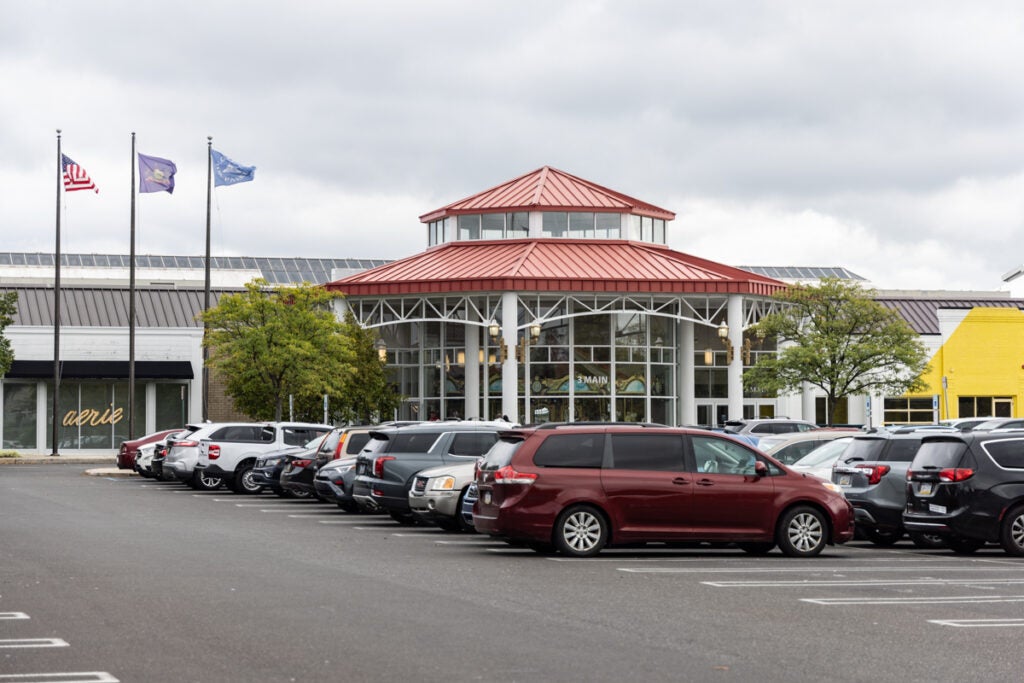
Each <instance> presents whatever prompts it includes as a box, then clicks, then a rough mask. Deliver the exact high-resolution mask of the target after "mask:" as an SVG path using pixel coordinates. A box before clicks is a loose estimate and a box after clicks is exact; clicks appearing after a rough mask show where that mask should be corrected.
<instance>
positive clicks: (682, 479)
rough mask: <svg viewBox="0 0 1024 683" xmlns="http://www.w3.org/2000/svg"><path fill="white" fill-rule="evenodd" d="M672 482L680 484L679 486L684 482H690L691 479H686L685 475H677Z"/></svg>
mask: <svg viewBox="0 0 1024 683" xmlns="http://www.w3.org/2000/svg"><path fill="white" fill-rule="evenodd" d="M672 483H673V484H678V485H679V486H682V485H683V484H689V483H690V480H689V479H684V478H683V477H676V478H675V479H673V480H672Z"/></svg>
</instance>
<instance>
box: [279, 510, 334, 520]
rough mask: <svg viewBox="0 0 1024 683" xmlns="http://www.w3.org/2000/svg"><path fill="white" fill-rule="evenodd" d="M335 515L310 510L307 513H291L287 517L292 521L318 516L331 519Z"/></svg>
mask: <svg viewBox="0 0 1024 683" xmlns="http://www.w3.org/2000/svg"><path fill="white" fill-rule="evenodd" d="M336 514H338V513H336V512H320V511H319V510H310V511H309V512H299V513H292V514H290V515H288V516H289V517H291V518H293V519H302V518H305V519H309V518H310V517H318V516H322V517H333V516H334V515H336Z"/></svg>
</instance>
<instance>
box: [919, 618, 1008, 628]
mask: <svg viewBox="0 0 1024 683" xmlns="http://www.w3.org/2000/svg"><path fill="white" fill-rule="evenodd" d="M928 623H929V624H937V625H939V626H955V627H957V628H998V627H1009V626H1014V627H1020V626H1024V619H929V620H928Z"/></svg>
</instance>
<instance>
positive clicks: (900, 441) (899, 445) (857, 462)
mask: <svg viewBox="0 0 1024 683" xmlns="http://www.w3.org/2000/svg"><path fill="white" fill-rule="evenodd" d="M951 433H954V432H951ZM924 436H925V432H912V433H910V434H889V433H888V432H877V433H874V434H861V435H858V436H855V437H854V438H853V440H852V441H851V442H850V444H849V445H848V446H847V447H846V450H844V451H843V453H842V455H840V456H839V460H837V461H836V464H835V465H834V466H833V467H832V483H834V484H838V485H839V486H840V488H842V490H843V495H844V496H846V499H847V500H848V501H850V503H851V504H852V505H853V510H854V514H855V519H856V521H857V531H858V532H859V533H860V534H861V535H862V536H863V537H864V538H867V539H868V540H869V541H871V542H872V543H874V544H876V545H883V546H885V545H893V544H894V543H896V542H897V541H899V540H900V539H901V538H903V534H904V533H905V530H904V528H903V508H904V507H906V504H907V493H906V477H907V469H909V467H910V462H911V461H912V460H913V459H914V454H915V453H917V449H918V448H920V447H921V440H922V439H923V438H924ZM910 539H911V540H912V541H913V542H914V545H916V546H918V547H922V548H935V547H942V545H943V544H942V541H941V539H938V538H936V537H935V536H934V535H931V534H927V533H924V534H922V533H918V532H917V531H914V532H912V533H911V535H910Z"/></svg>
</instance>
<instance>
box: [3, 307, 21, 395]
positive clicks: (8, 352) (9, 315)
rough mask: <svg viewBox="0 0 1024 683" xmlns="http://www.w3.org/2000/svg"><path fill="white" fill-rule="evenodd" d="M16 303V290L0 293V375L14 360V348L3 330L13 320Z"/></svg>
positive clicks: (5, 371)
mask: <svg viewBox="0 0 1024 683" xmlns="http://www.w3.org/2000/svg"><path fill="white" fill-rule="evenodd" d="M17 303H18V293H17V292H7V293H6V294H0V377H3V376H4V375H6V374H7V371H8V370H10V369H11V363H13V362H14V350H13V349H12V348H11V340H10V339H8V338H7V337H5V336H4V330H6V329H7V326H8V325H10V324H11V323H12V322H14V314H15V313H16V312H17Z"/></svg>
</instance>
